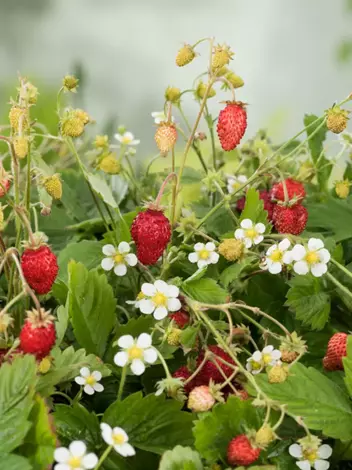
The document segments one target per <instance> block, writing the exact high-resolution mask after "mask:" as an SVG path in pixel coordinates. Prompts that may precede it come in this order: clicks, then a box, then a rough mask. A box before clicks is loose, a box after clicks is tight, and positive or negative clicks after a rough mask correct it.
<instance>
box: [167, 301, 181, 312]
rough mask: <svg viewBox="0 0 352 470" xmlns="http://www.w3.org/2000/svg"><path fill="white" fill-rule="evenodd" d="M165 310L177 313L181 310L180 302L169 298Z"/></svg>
mask: <svg viewBox="0 0 352 470" xmlns="http://www.w3.org/2000/svg"><path fill="white" fill-rule="evenodd" d="M167 308H168V310H169V311H170V312H177V310H180V308H181V301H180V299H176V298H170V299H168V301H167Z"/></svg>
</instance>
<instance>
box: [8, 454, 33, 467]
mask: <svg viewBox="0 0 352 470" xmlns="http://www.w3.org/2000/svg"><path fill="white" fill-rule="evenodd" d="M0 462H1V466H2V468H3V469H4V470H33V467H32V465H31V464H30V462H29V461H28V460H27V459H26V458H24V457H21V456H20V455H15V454H2V453H0Z"/></svg>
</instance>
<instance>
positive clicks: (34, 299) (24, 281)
mask: <svg viewBox="0 0 352 470" xmlns="http://www.w3.org/2000/svg"><path fill="white" fill-rule="evenodd" d="M11 258H12V259H13V261H14V262H15V265H16V268H17V271H18V274H19V276H20V279H21V282H22V286H23V290H24V291H25V292H26V293H27V294H29V295H30V296H31V298H32V300H33V302H34V305H35V307H36V309H37V310H38V312H40V309H41V306H40V302H39V300H38V298H37V296H36V295H35V293H34V292H33V291H32V289H31V288H30V287H29V285H28V284H27V281H26V278H25V277H24V274H23V271H22V267H21V264H20V262H19V260H18V258H17V256H16V255H15V253H13V252H11Z"/></svg>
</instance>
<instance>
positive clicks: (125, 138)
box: [114, 132, 140, 145]
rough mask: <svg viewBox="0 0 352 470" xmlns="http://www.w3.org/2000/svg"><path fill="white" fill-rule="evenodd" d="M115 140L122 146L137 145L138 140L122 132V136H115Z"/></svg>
mask: <svg viewBox="0 0 352 470" xmlns="http://www.w3.org/2000/svg"><path fill="white" fill-rule="evenodd" d="M114 137H115V139H116V140H118V141H119V142H121V144H122V145H138V144H139V143H140V140H137V139H135V138H134V135H133V134H132V132H124V133H123V134H115V135H114Z"/></svg>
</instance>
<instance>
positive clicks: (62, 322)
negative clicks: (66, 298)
mask: <svg viewBox="0 0 352 470" xmlns="http://www.w3.org/2000/svg"><path fill="white" fill-rule="evenodd" d="M56 316H57V321H56V322H55V330H56V343H55V346H56V347H59V346H60V344H61V343H62V340H63V339H64V336H65V333H66V330H67V327H68V323H69V316H68V310H67V308H66V307H64V306H63V305H60V307H59V308H58V309H57V310H56Z"/></svg>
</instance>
